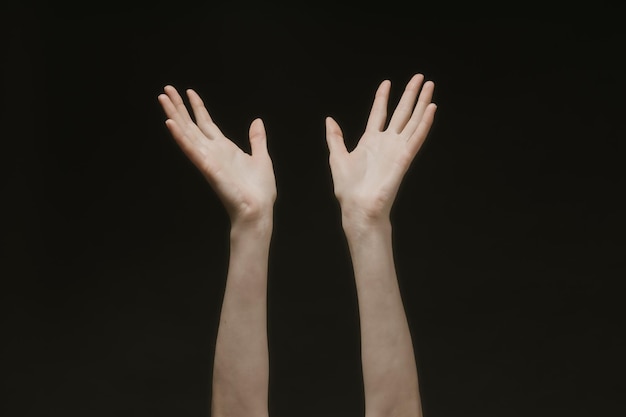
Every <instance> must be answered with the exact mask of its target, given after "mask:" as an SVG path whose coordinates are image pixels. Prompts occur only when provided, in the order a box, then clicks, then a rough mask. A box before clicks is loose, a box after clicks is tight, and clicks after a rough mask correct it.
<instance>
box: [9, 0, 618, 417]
mask: <svg viewBox="0 0 626 417" xmlns="http://www.w3.org/2000/svg"><path fill="white" fill-rule="evenodd" d="M188 3H189V2H179V3H177V4H176V5H172V4H165V3H162V2H161V3H159V2H157V3H155V4H154V5H152V6H150V7H149V8H147V9H128V10H125V11H117V10H121V9H115V10H113V9H112V8H110V9H102V8H101V9H98V8H95V9H93V10H94V11H93V12H89V13H87V12H84V13H83V12H81V11H80V10H74V13H68V10H69V9H68V10H65V9H62V8H57V7H52V6H49V7H44V8H40V9H37V10H34V11H33V10H30V11H24V10H22V11H18V10H11V11H9V12H7V13H4V15H3V17H2V20H3V25H2V29H1V30H2V39H3V43H4V44H5V47H4V52H3V54H4V57H3V63H2V71H3V72H2V77H3V92H2V100H3V107H4V108H5V110H4V111H3V112H2V114H1V116H0V117H1V122H2V130H1V131H2V141H1V143H2V152H1V158H2V164H1V169H2V175H1V177H0V184H1V191H2V208H3V209H2V211H3V217H2V231H1V236H2V245H3V246H2V253H1V255H0V256H2V291H1V293H0V296H1V297H2V299H1V303H2V304H1V308H2V312H3V314H2V344H1V347H0V349H1V350H0V353H1V355H2V369H1V370H0V375H2V383H3V385H4V388H3V389H2V392H3V397H5V398H3V400H2V402H1V403H0V407H1V409H2V410H1V412H2V414H3V415H6V416H43V415H46V416H57V415H58V416H66V417H69V416H92V417H97V416H113V415H115V416H151V417H155V416H174V415H176V416H204V415H207V413H208V407H209V401H210V381H211V364H212V357H213V349H214V340H215V335H216V330H217V322H218V313H219V307H220V303H221V299H222V291H223V288H224V281H225V274H226V265H227V264H226V263H227V244H228V221H227V217H226V214H225V212H224V210H223V209H222V207H221V205H220V203H219V201H218V199H217V198H216V196H215V194H214V193H213V191H212V190H211V188H210V187H209V186H208V184H207V183H206V182H205V181H204V179H203V178H202V176H201V175H200V174H199V172H198V171H197V170H196V169H195V167H194V166H193V165H191V163H190V162H189V161H188V160H187V159H186V158H185V157H184V155H183V154H182V153H181V151H180V150H179V149H178V148H177V146H176V144H175V143H174V142H173V140H172V139H171V138H170V136H169V134H168V132H167V130H166V128H165V126H164V123H163V121H164V115H163V114H162V111H161V109H160V107H159V105H158V102H157V99H156V98H157V95H158V94H159V93H160V92H161V91H162V87H163V86H164V85H165V84H169V83H171V84H173V85H174V86H176V87H178V88H180V89H184V88H188V87H192V88H195V89H196V90H197V91H198V92H199V93H200V94H201V96H202V97H203V98H204V99H205V102H206V104H207V107H208V108H209V110H210V111H211V113H212V115H213V117H214V119H215V120H216V122H217V123H218V125H219V126H220V127H221V128H222V130H223V131H224V132H225V133H226V135H227V136H228V137H230V138H232V139H233V140H234V141H236V142H237V143H239V144H240V145H241V146H242V147H244V148H246V147H247V144H246V141H247V129H248V126H249V123H250V122H251V121H252V120H253V118H254V117H257V116H260V117H262V118H263V119H264V120H265V123H266V126H267V131H268V136H269V147H270V153H271V155H272V157H273V160H274V165H275V169H276V175H277V181H278V189H279V197H278V200H277V203H276V213H275V214H276V222H275V233H274V239H273V246H272V253H271V262H270V284H269V295H268V296H269V339H270V350H271V372H272V374H271V394H270V397H271V398H270V405H271V412H272V414H273V415H274V416H314V415H315V416H317V415H324V416H359V415H361V413H362V412H363V396H362V380H361V374H360V358H359V356H358V355H359V339H358V337H359V329H358V313H357V304H356V293H355V288H354V285H353V281H352V276H351V266H350V260H349V257H348V252H347V249H346V243H345V241H344V238H343V236H342V233H341V228H340V220H339V211H338V207H337V204H336V203H335V201H334V198H333V194H332V185H331V180H330V176H329V170H328V165H327V159H326V158H327V150H326V144H325V140H324V127H323V126H324V124H323V120H324V117H325V116H326V115H332V116H334V117H335V118H336V119H337V120H338V121H339V123H340V124H341V125H342V127H343V129H344V133H345V135H346V138H347V142H348V146H349V147H350V146H353V145H354V144H355V143H356V141H357V140H358V138H359V136H360V134H361V133H362V131H363V128H364V126H365V122H366V118H367V114H368V110H369V106H370V103H371V100H372V97H373V93H374V91H375V88H376V86H377V85H378V83H379V82H380V81H382V80H383V79H385V78H388V79H390V80H392V83H393V93H392V105H393V104H395V101H396V100H397V99H398V98H399V95H400V93H401V91H402V89H403V87H404V84H405V83H406V82H407V81H408V79H409V78H410V76H411V75H412V74H414V73H416V72H422V73H424V74H425V75H426V77H427V78H428V79H432V80H434V81H435V83H436V86H437V87H436V90H435V96H434V101H435V102H436V103H437V104H438V106H439V108H438V112H437V116H436V121H435V124H434V126H433V128H432V130H431V133H430V136H429V139H428V141H427V142H426V144H425V146H424V147H423V148H422V150H421V152H420V154H419V155H418V157H417V158H416V160H415V163H414V164H413V165H412V167H411V169H410V171H409V172H408V174H407V176H406V178H405V180H404V183H403V186H402V188H401V190H400V193H399V195H398V198H397V201H396V205H395V207H394V211H393V219H392V220H393V223H394V225H395V229H394V231H395V235H394V239H395V241H394V245H395V254H396V259H397V269H398V275H399V281H400V285H401V290H402V293H403V296H404V300H405V305H406V310H407V314H408V318H409V322H410V326H411V330H412V332H413V336H414V343H415V351H416V355H417V358H418V364H419V377H420V385H421V392H422V400H423V407H424V413H425V415H426V416H427V417H437V416H446V417H448V416H494V417H495V416H522V415H524V416H526V415H534V416H565V415H567V416H590V415H598V416H600V415H617V414H620V412H619V409H621V410H622V412H623V410H624V402H623V397H622V396H623V390H622V389H621V388H620V386H618V379H620V378H621V375H619V374H618V372H619V368H618V366H619V363H620V361H621V358H622V355H623V349H624V344H623V342H622V340H621V338H622V335H621V333H622V332H623V324H622V318H621V317H620V313H622V312H621V303H622V302H623V301H622V298H623V295H622V293H621V292H619V291H618V287H617V284H618V282H619V281H620V280H621V279H623V278H624V276H626V275H625V272H626V267H625V264H624V250H625V244H624V238H623V235H624V232H625V222H624V209H625V205H624V202H623V201H622V197H623V190H624V185H625V174H624V162H623V159H624V156H626V154H625V152H624V142H623V141H624V138H625V133H626V132H625V128H624V124H623V114H624V110H625V109H624V106H623V104H622V103H623V101H622V100H623V97H624V93H626V89H625V82H624V75H625V71H624V69H625V68H624V64H623V63H621V55H623V40H624V37H623V35H624V30H623V29H622V27H623V26H620V25H616V24H609V23H606V24H602V25H600V27H599V28H598V27H594V25H590V24H589V22H587V23H585V24H581V23H580V22H572V21H570V22H567V23H559V22H553V21H547V20H544V21H541V20H519V19H518V20H510V19H509V20H506V19H505V20H502V19H500V20H484V19H483V20H471V19H465V20H463V19H458V20H452V19H448V20H446V19H429V18H427V17H428V16H427V15H425V16H424V17H421V16H420V15H414V14H413V13H412V12H410V11H405V10H397V11H395V12H393V13H392V12H381V11H378V12H373V11H372V12H371V13H366V12H362V13H361V14H359V15H355V14H354V13H353V12H352V11H351V10H350V9H328V10H326V11H321V10H320V11H315V12H314V11H312V10H307V9H301V10H300V11H297V10H296V9H293V10H291V11H288V13H287V14H285V10H282V11H280V10H278V9H272V8H269V9H262V8H257V9H254V10H251V9H246V8H244V7H243V6H237V5H235V6H231V7H229V8H228V7H222V8H214V7H211V6H209V5H206V6H203V7H199V8H198V7H195V8H189V4H188ZM279 12H280V13H279ZM73 15H74V16H73ZM287 16H289V17H287ZM595 23H596V24H597V23H598V22H595ZM8 411H10V412H8Z"/></svg>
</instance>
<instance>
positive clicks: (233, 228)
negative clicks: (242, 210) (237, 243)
mask: <svg viewBox="0 0 626 417" xmlns="http://www.w3.org/2000/svg"><path fill="white" fill-rule="evenodd" d="M273 227H274V219H273V211H267V212H264V213H262V214H261V213H260V214H259V215H257V216H254V218H234V219H231V225H230V236H231V239H237V238H245V239H268V240H269V238H270V237H271V235H272V230H273Z"/></svg>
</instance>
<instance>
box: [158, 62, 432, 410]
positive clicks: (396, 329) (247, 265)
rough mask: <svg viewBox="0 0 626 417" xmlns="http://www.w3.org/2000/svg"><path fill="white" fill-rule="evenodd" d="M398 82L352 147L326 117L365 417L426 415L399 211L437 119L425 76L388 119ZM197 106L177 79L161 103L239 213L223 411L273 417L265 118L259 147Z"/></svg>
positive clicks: (219, 349) (227, 305) (255, 127)
mask: <svg viewBox="0 0 626 417" xmlns="http://www.w3.org/2000/svg"><path fill="white" fill-rule="evenodd" d="M390 88H391V83H390V82H389V81H387V80H386V81H383V82H382V83H381V84H380V86H379V88H378V90H377V92H376V95H375V98H374V103H373V105H372V109H371V112H370V115H369V119H368V122H367V126H366V129H365V132H364V133H363V136H362V137H361V139H360V140H359V142H358V144H357V146H356V147H355V149H353V150H352V151H348V150H347V149H346V146H345V142H344V139H343V135H342V132H341V129H340V127H339V125H338V124H337V122H336V121H335V120H334V119H332V118H330V117H329V118H327V119H326V141H327V144H328V149H329V163H330V169H331V173H332V177H333V185H334V192H335V196H336V198H337V200H338V202H339V205H340V207H341V216H342V225H343V229H344V232H345V236H346V238H347V241H348V246H349V249H350V255H351V258H352V264H353V267H354V276H355V282H356V288H357V296H358V303H359V313H360V327H361V356H362V358H361V360H362V368H363V382H364V387H365V415H366V417H396V416H397V417H421V416H422V410H421V402H420V394H419V386H418V377H417V368H416V364H415V357H414V351H413V345H412V341H411V334H410V331H409V327H408V323H407V320H406V315H405V311H404V307H403V304H402V298H401V294H400V290H399V287H398V281H397V277H396V272H395V265H394V260H393V248H392V240H391V233H392V225H391V221H390V212H391V207H392V205H393V203H394V200H395V197H396V194H397V192H398V188H399V186H400V183H401V182H402V179H403V177H404V175H405V174H406V172H407V170H408V168H409V166H410V164H411V163H412V161H413V159H414V158H415V155H416V154H417V152H418V151H419V149H420V147H421V146H422V144H423V142H424V140H425V139H426V136H427V135H428V132H429V130H430V127H431V125H432V122H433V119H434V115H435V110H436V106H435V104H434V103H431V100H432V96H433V89H434V84H433V83H432V82H431V81H428V82H424V76H423V75H421V74H416V75H415V76H413V77H412V78H411V80H410V81H409V83H408V84H407V85H406V88H405V91H404V93H403V95H402V97H401V99H400V102H399V103H398V105H397V107H396V109H395V111H394V112H393V114H392V116H391V118H390V120H389V123H388V125H386V122H387V107H388V101H389V92H390ZM187 97H188V100H189V103H190V105H191V109H192V112H193V118H192V116H191V115H190V114H189V112H188V110H187V107H186V105H185V103H184V102H183V99H182V97H181V96H180V95H179V94H178V92H177V91H176V89H175V88H174V87H172V86H166V87H165V89H164V93H163V94H161V95H159V102H160V103H161V106H162V107H163V110H164V111H165V114H166V116H167V120H166V125H167V127H168V129H169V131H170V133H171V135H172V137H173V138H174V139H175V141H176V142H177V143H178V145H179V146H180V147H181V149H182V150H183V152H184V153H185V154H186V155H187V157H188V158H189V159H190V160H191V161H192V162H193V163H194V165H195V166H196V167H197V168H198V169H199V170H200V172H202V174H203V175H204V177H205V178H206V179H207V181H208V182H209V184H210V185H211V186H212V188H213V189H214V190H215V192H216V193H217V195H218V196H219V198H220V199H221V201H222V203H223V204H224V207H225V209H226V211H227V213H228V215H229V218H230V221H231V233H230V247H231V250H230V259H229V267H228V274H227V279H226V290H225V293H224V300H223V304H222V311H221V314H220V322H219V328H218V335H217V341H216V348H215V357H214V369H213V392H212V402H211V415H212V417H264V416H268V415H269V410H268V382H269V355H268V342H267V322H266V320H267V304H266V300H267V298H266V292H267V267H268V256H269V248H270V240H271V235H272V226H273V207H274V202H275V200H276V181H275V178H274V171H273V167H272V161H271V158H270V156H269V153H268V150H267V138H266V133H265V127H264V125H263V122H262V121H261V120H260V119H256V120H254V121H253V122H252V124H251V126H250V133H249V139H250V148H251V153H250V154H248V153H246V152H244V151H243V150H241V149H240V148H239V147H238V146H237V145H235V144H234V143H233V142H232V141H230V140H229V139H228V138H226V137H225V136H224V135H223V134H222V132H221V131H220V129H219V128H218V127H217V125H215V123H214V122H213V120H212V119H211V117H210V115H209V113H208V112H207V110H206V108H205V107H204V104H203V102H202V100H201V99H200V97H199V96H198V94H197V93H195V92H194V91H193V90H187Z"/></svg>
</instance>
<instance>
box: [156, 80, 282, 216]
mask: <svg viewBox="0 0 626 417" xmlns="http://www.w3.org/2000/svg"><path fill="white" fill-rule="evenodd" d="M165 93H166V94H162V95H160V96H159V101H160V102H161V105H162V106H163V109H164V110H165V113H166V115H167V116H168V118H169V119H168V120H167V121H166V124H167V126H168V128H169V129H170V132H171V133H172V136H173V137H174V139H175V140H176V142H177V143H178V144H179V146H180V147H181V149H182V150H183V151H184V152H185V154H186V155H187V156H188V157H189V159H190V160H191V161H192V162H193V163H194V165H195V166H196V167H197V168H198V169H199V170H200V172H201V173H202V174H203V175H204V177H205V178H206V179H207V181H208V182H209V183H210V184H211V186H212V187H213V189H214V190H215V191H216V193H217V194H218V196H219V197H220V199H221V200H222V202H223V204H224V206H225V207H226V209H227V211H228V213H229V215H230V216H231V218H242V217H249V216H253V215H255V214H256V213H258V212H259V211H260V210H263V209H266V208H271V206H272V205H273V203H274V200H275V198H276V181H275V178H274V170H273V167H272V161H271V159H270V157H269V154H268V152H267V142H266V136H265V128H264V127H263V122H262V121H261V120H260V119H257V120H255V121H253V122H252V124H251V126H250V145H251V148H252V154H247V153H245V152H244V151H242V150H241V148H239V147H238V146H237V145H236V144H234V143H233V142H232V141H230V140H229V139H228V138H226V137H225V136H224V135H223V134H222V132H221V131H220V130H219V128H218V127H217V126H216V125H215V124H214V123H213V121H212V120H211V117H210V116H209V113H208V112H207V110H206V108H205V107H204V104H203V103H202V100H201V99H200V97H199V96H198V95H197V94H196V93H195V92H194V91H192V90H189V91H188V92H187V93H188V96H189V100H190V102H191V106H192V108H193V112H194V116H195V119H196V121H195V122H194V121H193V120H192V119H191V116H190V115H189V113H188V111H187V109H186V107H185V104H184V103H183V101H182V98H181V97H180V95H179V94H178V92H177V91H176V90H175V89H174V88H173V87H171V86H167V87H165Z"/></svg>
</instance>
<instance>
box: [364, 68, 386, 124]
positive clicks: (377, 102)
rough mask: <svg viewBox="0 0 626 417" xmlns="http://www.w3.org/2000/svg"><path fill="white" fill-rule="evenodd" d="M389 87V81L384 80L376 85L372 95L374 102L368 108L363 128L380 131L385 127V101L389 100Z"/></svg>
mask: <svg viewBox="0 0 626 417" xmlns="http://www.w3.org/2000/svg"><path fill="white" fill-rule="evenodd" d="M390 89H391V81H389V80H385V81H383V82H382V83H380V85H379V86H378V90H376V94H375V95H374V103H372V110H370V115H369V118H368V119H367V125H366V127H365V130H373V131H379V132H381V131H382V130H383V129H384V128H385V122H386V121H387V102H388V101H389V90H390Z"/></svg>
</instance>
